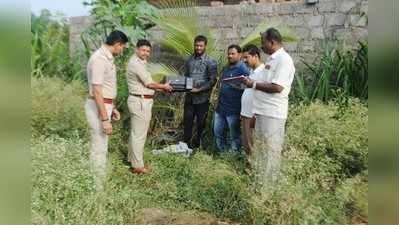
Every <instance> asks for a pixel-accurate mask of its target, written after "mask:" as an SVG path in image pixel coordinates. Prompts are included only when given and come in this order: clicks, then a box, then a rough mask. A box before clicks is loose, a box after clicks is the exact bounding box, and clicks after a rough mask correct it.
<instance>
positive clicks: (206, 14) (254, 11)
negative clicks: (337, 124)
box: [70, 0, 368, 61]
mask: <svg viewBox="0 0 399 225" xmlns="http://www.w3.org/2000/svg"><path fill="white" fill-rule="evenodd" d="M198 11H199V15H200V16H201V21H204V23H207V24H209V25H210V27H211V28H213V29H214V30H215V32H216V37H217V38H218V39H220V42H219V45H218V49H220V50H224V49H225V48H226V47H227V46H228V45H229V44H232V43H237V42H238V41H239V40H240V39H241V38H243V37H245V36H246V35H247V34H248V33H250V32H251V31H252V30H253V29H254V28H255V27H256V26H257V25H258V24H259V23H261V22H264V21H281V22H283V23H284V24H287V25H289V26H290V27H291V28H292V29H293V30H294V31H295V32H296V34H297V35H298V36H299V41H298V42H297V43H294V44H287V45H286V46H285V47H286V49H287V50H288V51H289V53H290V54H291V55H292V56H293V57H294V59H295V60H296V61H298V59H299V58H300V57H304V58H306V57H310V58H311V57H312V56H314V55H315V52H317V51H318V50H319V48H320V41H321V40H323V39H326V38H339V39H343V40H345V41H346V42H347V43H348V45H353V44H355V43H357V41H359V40H365V39H367V36H368V29H367V23H368V20H367V16H362V15H363V14H368V0H320V2H319V3H317V4H315V5H306V4H305V3H303V2H287V3H253V4H239V5H224V6H220V7H207V6H202V7H198ZM70 21H71V34H70V41H71V48H72V51H75V50H76V48H80V47H81V43H80V37H79V36H80V32H81V31H82V30H83V29H84V28H85V27H87V25H88V24H90V18H88V17H74V18H71V20H70ZM150 36H151V39H152V41H153V42H155V43H157V40H159V39H160V38H161V36H162V32H161V31H160V30H159V29H157V28H156V27H155V28H152V29H151V30H150ZM353 46H355V45H353ZM162 55H163V53H162V50H161V49H159V48H158V49H156V51H155V53H154V56H155V58H160V57H161V56H162Z"/></svg>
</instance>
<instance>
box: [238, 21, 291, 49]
mask: <svg viewBox="0 0 399 225" xmlns="http://www.w3.org/2000/svg"><path fill="white" fill-rule="evenodd" d="M271 27H274V28H276V29H278V30H279V31H280V33H281V36H283V42H286V43H289V42H296V41H298V37H297V35H296V34H295V33H294V31H293V30H292V29H291V28H289V27H288V26H287V25H284V24H282V23H281V22H276V21H274V22H263V23H260V24H259V25H258V26H256V28H255V29H254V30H253V31H252V32H251V33H249V34H248V35H247V36H246V37H245V38H244V39H243V40H242V41H240V43H239V45H240V46H242V47H243V46H245V45H248V44H255V45H258V46H259V45H260V33H261V32H264V31H266V30H267V29H269V28H271Z"/></svg>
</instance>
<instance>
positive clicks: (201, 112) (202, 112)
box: [183, 101, 209, 148]
mask: <svg viewBox="0 0 399 225" xmlns="http://www.w3.org/2000/svg"><path fill="white" fill-rule="evenodd" d="M208 109H209V102H208V101H207V102H204V103H200V104H193V103H192V102H191V101H185V102H184V118H183V123H184V142H186V143H187V144H188V145H189V146H190V147H191V148H197V147H199V146H200V144H201V142H202V133H203V131H204V129H205V125H206V117H207V115H208ZM194 119H196V122H197V135H196V136H195V138H194V139H193V137H192V136H193V124H194Z"/></svg>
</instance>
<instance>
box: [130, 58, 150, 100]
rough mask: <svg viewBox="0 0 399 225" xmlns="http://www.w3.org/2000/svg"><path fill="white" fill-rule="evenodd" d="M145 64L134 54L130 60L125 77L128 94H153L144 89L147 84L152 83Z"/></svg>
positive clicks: (148, 89) (145, 62)
mask: <svg viewBox="0 0 399 225" xmlns="http://www.w3.org/2000/svg"><path fill="white" fill-rule="evenodd" d="M146 64H147V61H145V60H141V59H140V58H139V57H137V55H135V54H134V55H133V56H132V57H131V58H130V60H129V63H128V66H127V77H126V80H127V85H128V88H129V93H130V94H135V95H153V94H154V93H155V91H154V90H153V89H150V88H147V87H146V86H147V85H148V84H151V83H154V81H153V79H152V77H151V74H150V72H148V70H147V68H146Z"/></svg>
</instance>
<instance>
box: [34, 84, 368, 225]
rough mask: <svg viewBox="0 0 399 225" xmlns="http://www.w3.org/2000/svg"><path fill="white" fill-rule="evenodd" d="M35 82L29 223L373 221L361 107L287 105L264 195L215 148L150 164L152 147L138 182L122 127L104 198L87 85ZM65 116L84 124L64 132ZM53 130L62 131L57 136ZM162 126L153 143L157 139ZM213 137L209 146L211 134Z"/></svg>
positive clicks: (239, 163) (240, 163)
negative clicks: (159, 213) (148, 215)
mask: <svg viewBox="0 0 399 225" xmlns="http://www.w3.org/2000/svg"><path fill="white" fill-rule="evenodd" d="M32 83H33V84H34V85H32V88H33V90H32V99H34V102H35V105H36V106H35V107H33V108H32V110H33V111H32V114H33V115H35V117H34V118H36V119H35V120H34V122H32V139H31V154H32V170H33V172H32V201H31V207H32V222H33V224H74V225H76V224H107V225H108V224H136V223H135V222H134V219H135V218H136V217H137V216H138V215H137V213H138V212H139V211H140V210H141V209H144V208H161V209H168V210H170V211H172V212H176V213H177V214H179V212H186V211H194V212H198V213H203V212H204V213H208V214H209V215H211V216H213V217H214V218H218V219H220V220H221V219H228V220H230V221H237V222H241V223H242V224H259V225H261V224H273V225H276V224H277V225H279V224H281V225H283V224H284V225H285V224H293V225H294V224H347V223H348V221H349V220H350V219H351V218H353V217H360V218H363V219H364V218H365V219H366V220H367V217H368V211H367V207H368V204H367V189H368V187H367V180H368V178H367V177H368V175H367V174H368V173H367V171H368V166H367V159H368V131H367V122H368V119H367V117H368V116H367V114H368V109H367V107H365V106H364V105H363V104H362V103H360V102H359V101H358V100H357V99H349V100H347V101H346V102H345V104H342V103H341V102H339V101H334V102H330V103H328V104H324V103H321V102H313V103H310V104H298V105H291V106H290V113H289V119H288V122H287V134H286V136H287V138H286V142H285V146H284V152H283V161H282V173H283V176H282V177H281V179H280V182H279V183H278V184H277V185H275V186H273V187H270V188H269V189H268V190H266V191H265V192H263V193H257V192H255V191H254V190H255V189H256V188H255V187H254V186H253V184H252V177H250V176H247V175H245V174H244V172H243V170H244V160H243V157H240V156H239V157H234V156H231V155H226V156H223V157H217V156H214V155H213V154H212V152H213V151H214V150H213V149H212V146H211V145H209V147H207V149H203V150H201V151H199V152H198V153H197V154H195V155H194V157H192V158H188V159H187V158H184V157H181V156H174V155H164V156H153V155H152V154H151V153H150V151H149V150H151V149H150V146H147V149H146V152H145V161H146V162H147V163H148V164H150V165H151V167H152V168H153V172H152V173H150V174H149V175H146V176H135V175H132V174H131V173H129V172H128V168H129V165H128V164H126V163H125V158H126V151H127V146H126V142H127V140H126V132H127V130H128V127H124V128H123V127H122V123H116V124H115V133H114V134H113V135H112V137H111V139H110V147H109V155H108V162H109V165H108V169H109V171H108V179H107V184H106V188H105V192H104V193H102V194H98V193H96V191H95V186H94V181H93V178H92V177H91V174H90V172H89V163H88V151H89V150H88V135H87V133H86V132H87V130H86V128H85V127H86V123H85V122H84V117H82V115H84V114H83V107H82V106H83V101H84V98H83V97H81V98H76V97H77V96H80V95H82V92H80V90H82V87H81V84H79V83H69V84H65V83H62V81H60V80H59V79H54V78H49V79H36V78H33V79H32ZM57 87H62V88H57ZM72 93H73V94H72ZM70 96H74V97H75V98H73V99H74V100H73V101H72V100H71V101H69V99H71V98H70ZM40 99H48V101H40ZM52 102H54V103H56V102H62V103H64V104H51V103H52ZM51 110H53V111H54V113H49V112H51ZM69 117H71V118H76V119H79V120H80V122H79V123H69V122H68V123H66V122H65V121H69V120H65V118H69ZM82 118H83V119H82ZM47 121H49V122H47ZM57 123H58V124H60V125H62V124H64V125H63V126H61V127H62V129H52V127H54V124H57ZM39 125H40V126H39ZM66 125H68V126H67V127H65V126H66ZM158 126H160V125H158ZM158 126H157V125H156V124H155V125H154V126H153V127H152V130H151V132H150V136H149V139H151V138H154V137H153V136H152V135H159V132H154V131H156V130H157V129H158ZM56 127H58V126H56ZM44 131H45V132H44ZM76 131H80V132H76ZM207 138H208V139H212V137H211V134H210V133H208V137H207Z"/></svg>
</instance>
